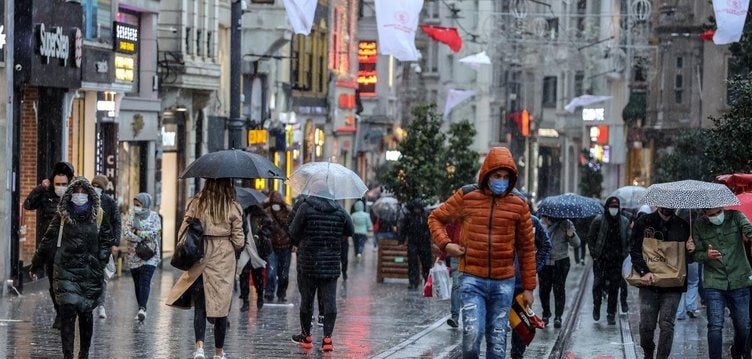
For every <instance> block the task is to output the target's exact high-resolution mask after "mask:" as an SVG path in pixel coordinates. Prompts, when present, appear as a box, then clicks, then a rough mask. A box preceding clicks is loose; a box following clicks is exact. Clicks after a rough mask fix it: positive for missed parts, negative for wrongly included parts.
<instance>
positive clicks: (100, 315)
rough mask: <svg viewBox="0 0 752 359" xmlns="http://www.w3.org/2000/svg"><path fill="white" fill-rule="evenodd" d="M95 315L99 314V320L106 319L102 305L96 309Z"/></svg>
mask: <svg viewBox="0 0 752 359" xmlns="http://www.w3.org/2000/svg"><path fill="white" fill-rule="evenodd" d="M97 313H98V314H99V318H101V319H107V312H105V310H104V306H103V305H100V306H99V307H97Z"/></svg>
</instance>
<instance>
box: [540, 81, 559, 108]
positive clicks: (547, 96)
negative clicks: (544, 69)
mask: <svg viewBox="0 0 752 359" xmlns="http://www.w3.org/2000/svg"><path fill="white" fill-rule="evenodd" d="M543 107H546V108H554V107H556V76H546V77H544V78H543Z"/></svg>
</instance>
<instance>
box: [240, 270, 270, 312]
mask: <svg viewBox="0 0 752 359" xmlns="http://www.w3.org/2000/svg"><path fill="white" fill-rule="evenodd" d="M251 277H253V286H254V287H255V288H256V298H257V300H258V301H263V300H264V268H253V266H251V261H248V264H246V265H245V267H243V270H242V271H241V272H240V276H239V278H238V280H239V281H240V299H242V300H243V303H245V302H248V296H249V295H250V294H251V283H250V279H251Z"/></svg>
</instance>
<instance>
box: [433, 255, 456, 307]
mask: <svg viewBox="0 0 752 359" xmlns="http://www.w3.org/2000/svg"><path fill="white" fill-rule="evenodd" d="M430 276H431V277H432V278H433V288H432V294H433V297H434V298H436V299H438V300H448V299H450V298H452V282H451V279H450V278H449V269H448V268H447V266H446V265H445V264H444V263H443V262H441V263H439V262H437V263H436V264H434V265H433V268H431V274H430Z"/></svg>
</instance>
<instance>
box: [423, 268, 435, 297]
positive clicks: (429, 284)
mask: <svg viewBox="0 0 752 359" xmlns="http://www.w3.org/2000/svg"><path fill="white" fill-rule="evenodd" d="M423 296H424V297H432V296H433V275H432V274H431V273H429V274H428V279H426V285H424V286H423Z"/></svg>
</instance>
